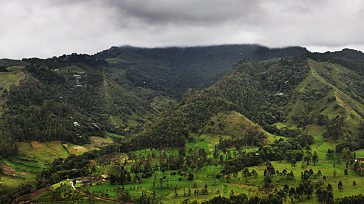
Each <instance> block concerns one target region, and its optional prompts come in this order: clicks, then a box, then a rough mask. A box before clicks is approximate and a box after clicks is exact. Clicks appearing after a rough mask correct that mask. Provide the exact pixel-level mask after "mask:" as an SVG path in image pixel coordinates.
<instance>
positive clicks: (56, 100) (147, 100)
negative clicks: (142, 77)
mask: <svg viewBox="0 0 364 204" xmlns="http://www.w3.org/2000/svg"><path fill="white" fill-rule="evenodd" d="M26 61H27V62H28V63H29V65H27V66H26V67H25V68H24V69H23V70H20V71H19V73H22V75H24V76H25V77H24V79H23V80H21V82H20V83H19V86H18V87H14V88H12V89H10V91H9V93H8V95H7V96H6V97H7V100H6V111H5V119H6V124H7V127H8V128H9V129H10V130H11V133H12V135H13V136H15V137H17V138H18V139H31V140H34V139H36V140H49V139H61V140H66V141H69V142H76V143H79V142H82V141H87V137H88V136H90V135H102V134H103V131H117V132H120V133H122V132H124V133H125V132H126V131H129V129H130V128H132V127H135V126H136V125H133V123H135V124H137V122H136V121H137V120H138V122H139V123H142V122H143V119H148V117H150V116H151V115H153V114H156V113H157V112H158V111H157V110H153V109H152V108H151V103H152V99H153V97H156V96H158V94H157V93H154V92H151V91H146V90H144V89H133V90H130V89H128V87H123V86H119V85H118V84H117V83H115V82H114V81H113V80H111V79H109V78H108V77H107V76H106V75H105V73H104V69H105V68H106V67H107V63H106V62H105V61H102V60H98V59H95V58H93V57H90V56H86V55H70V56H62V57H59V58H52V59H47V60H39V59H28V60H26ZM27 127H31V128H27Z"/></svg>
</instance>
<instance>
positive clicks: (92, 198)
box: [0, 45, 364, 204]
mask: <svg viewBox="0 0 364 204" xmlns="http://www.w3.org/2000/svg"><path fill="white" fill-rule="evenodd" d="M0 62H1V63H4V65H2V66H3V67H5V69H4V70H2V71H1V72H0V79H1V81H0V88H1V89H0V94H2V95H1V96H0V116H1V117H0V133H1V134H0V137H1V141H0V145H1V147H3V148H2V149H1V151H0V153H1V154H0V156H1V157H0V159H1V160H0V166H1V169H2V171H1V172H0V192H2V194H1V197H0V203H7V202H10V201H11V200H14V201H16V202H19V203H21V202H31V203H120V202H124V203H205V204H210V203H211V204H212V203H292V202H294V203H355V202H358V203H360V201H362V200H363V199H364V198H363V195H362V192H363V190H362V189H363V186H364V177H363V171H364V163H363V161H362V158H363V157H364V121H363V120H364V94H363V93H364V92H363V90H364V54H363V53H362V52H360V51H354V50H348V49H347V50H343V51H339V52H332V53H331V52H328V53H323V54H320V53H310V52H308V51H307V50H306V49H305V48H301V47H290V48H280V49H269V48H265V47H262V46H258V45H223V46H206V47H190V48H178V47H176V48H153V49H151V48H134V47H112V48H111V49H109V50H105V51H102V52H99V53H97V54H95V55H78V54H72V55H63V56H60V57H53V58H48V59H37V58H31V59H23V60H22V61H10V62H11V64H9V63H10V62H9V61H6V60H5V61H3V62H2V61H0ZM1 63H0V65H1Z"/></svg>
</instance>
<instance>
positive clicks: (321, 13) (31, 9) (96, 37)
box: [0, 0, 364, 58]
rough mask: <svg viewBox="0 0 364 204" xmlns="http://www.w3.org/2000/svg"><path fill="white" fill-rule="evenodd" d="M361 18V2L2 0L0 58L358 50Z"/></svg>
mask: <svg viewBox="0 0 364 204" xmlns="http://www.w3.org/2000/svg"><path fill="white" fill-rule="evenodd" d="M363 19H364V1H362V0H351V1H342V0H295V1H291V0H249V1H248V0H183V1H181V0H32V1H29V0H3V1H1V7H0V28H1V30H0V58H5V57H6V58H23V57H52V56H55V55H61V54H65V53H73V52H77V53H88V54H93V53H95V52H98V51H100V50H103V49H107V48H109V47H111V46H119V45H133V46H142V47H160V46H195V45H211V44H233V43H234V44H243V43H257V44H263V45H267V46H270V47H283V46H292V45H300V46H305V47H307V48H308V49H310V50H313V51H326V50H337V49H342V48H344V47H350V48H354V49H360V50H364V35H363V33H364V23H363Z"/></svg>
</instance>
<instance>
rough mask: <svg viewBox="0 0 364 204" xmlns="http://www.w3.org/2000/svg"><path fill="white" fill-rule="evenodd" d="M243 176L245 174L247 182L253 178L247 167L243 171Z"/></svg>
mask: <svg viewBox="0 0 364 204" xmlns="http://www.w3.org/2000/svg"><path fill="white" fill-rule="evenodd" d="M242 174H243V177H244V178H245V181H248V178H249V177H250V176H251V174H250V172H249V169H248V168H246V167H245V168H244V169H243V172H242Z"/></svg>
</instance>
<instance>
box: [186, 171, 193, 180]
mask: <svg viewBox="0 0 364 204" xmlns="http://www.w3.org/2000/svg"><path fill="white" fill-rule="evenodd" d="M193 179H194V175H193V174H192V173H191V172H190V173H189V174H188V178H187V180H189V181H193Z"/></svg>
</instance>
